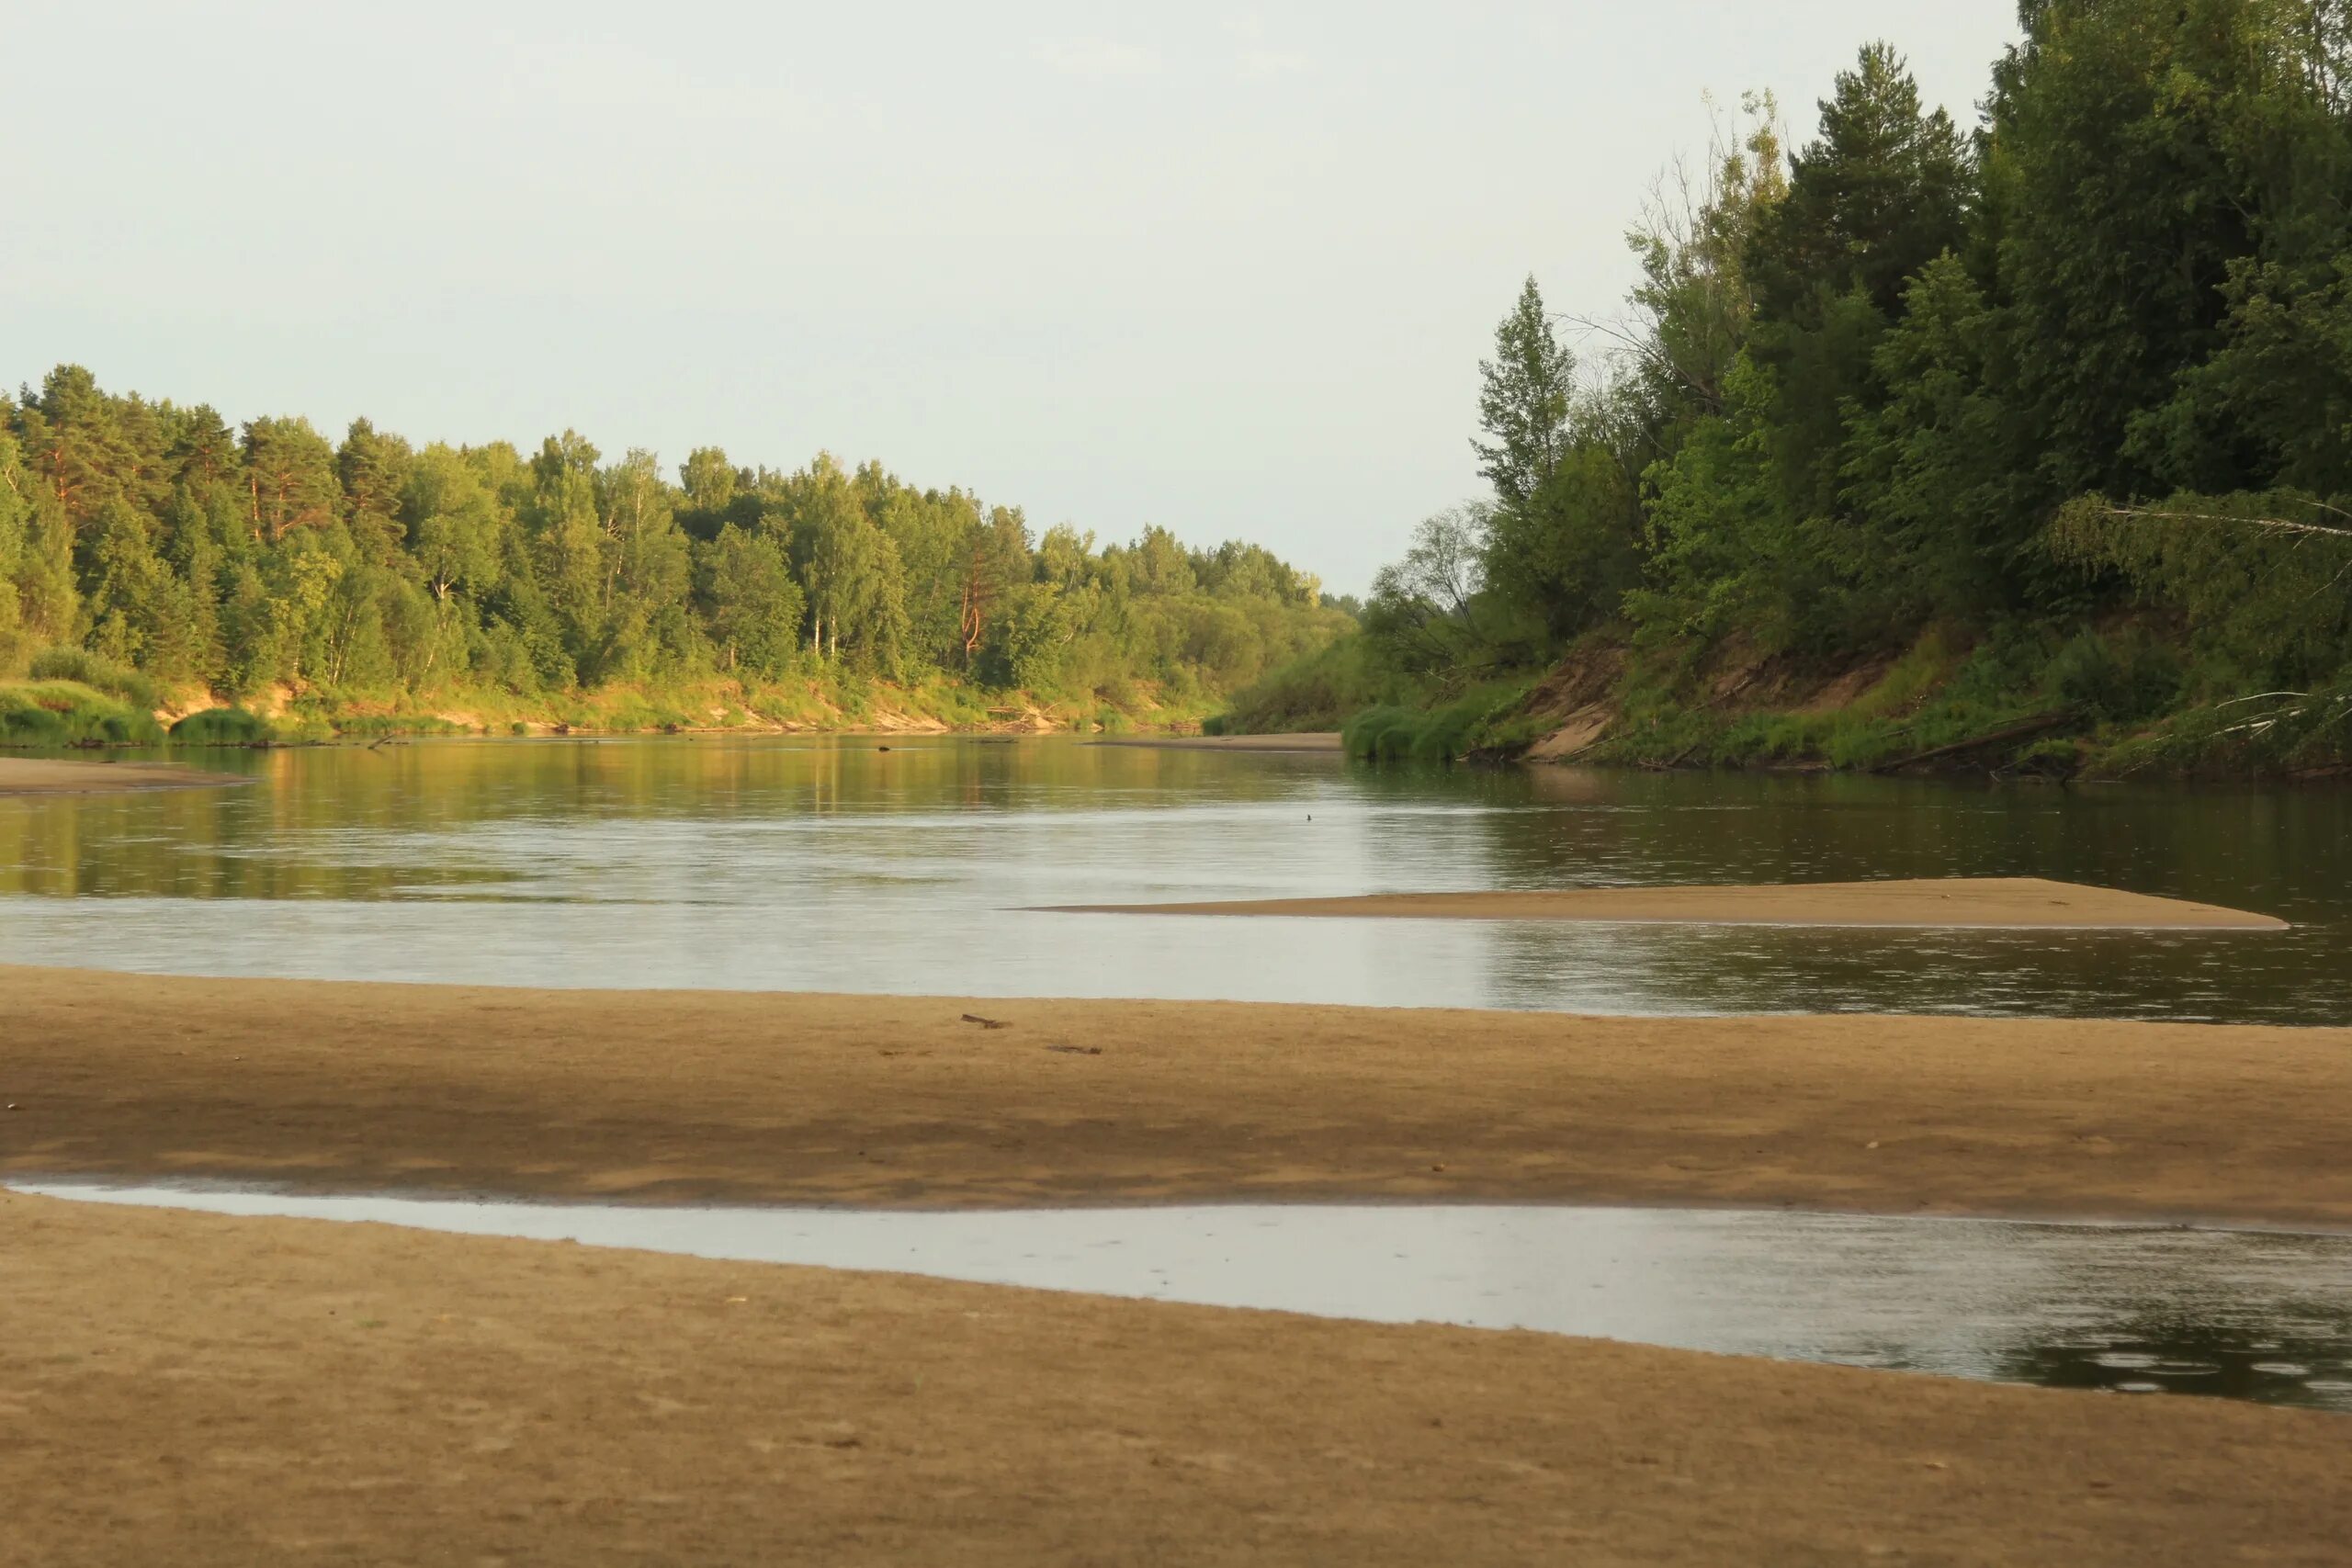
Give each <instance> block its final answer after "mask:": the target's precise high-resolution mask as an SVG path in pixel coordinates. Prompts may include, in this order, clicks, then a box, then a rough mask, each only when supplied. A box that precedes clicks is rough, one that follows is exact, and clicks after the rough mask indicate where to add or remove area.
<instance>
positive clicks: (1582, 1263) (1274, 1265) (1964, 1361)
mask: <svg viewBox="0 0 2352 1568" xmlns="http://www.w3.org/2000/svg"><path fill="white" fill-rule="evenodd" d="M9 1185H11V1186H13V1187H16V1188H17V1190H22V1191H26V1192H33V1193H40V1194H45V1195H49V1196H53V1197H62V1198H77V1199H92V1200H98V1201H107V1202H116V1203H144V1204H160V1205H165V1206H171V1207H178V1208H190V1209H202V1210H208V1211H211V1212H215V1213H232V1214H280V1215H292V1216H298V1217H308V1218H322V1219H343V1220H376V1221H383V1222H388V1223H390V1224H404V1225H414V1226H419V1227H422V1228H425V1229H430V1230H439V1231H454V1232H461V1233H466V1234H470V1235H507V1236H522V1237H528V1238H533V1239H538V1240H574V1241H581V1242H586V1243H590V1244H594V1245H597V1246H605V1247H641V1248H646V1249H650V1250H652V1251H658V1252H676V1253H685V1254H690V1255H693V1256H695V1257H702V1258H734V1259H740V1260H744V1261H752V1262H762V1263H802V1264H817V1265H822V1266H825V1267H829V1268H838V1269H888V1270H894V1271H899V1272H904V1273H913V1274H928V1275H934V1276H939V1277H943V1278H947V1279H955V1280H978V1281H982V1282H987V1283H996V1284H1012V1285H1029V1286H1035V1287H1040V1288H1044V1289H1048V1290H1063V1291H1090V1292H1100V1293H1103V1294H1109V1295H1118V1296H1140V1297H1149V1298H1153V1299H1158V1300H1166V1301H1179V1302H1193V1303H1204V1304H1208V1305H1216V1306H1236V1307H1265V1308H1275V1309H1279V1310H1283V1311H1289V1312H1300V1313H1309V1314H1316V1315H1319V1316H1326V1317H1351V1318H1368V1319H1373V1320H1376V1321H1380V1322H1437V1323H1450V1324H1461V1325H1469V1326H1473V1327H1480V1328H1532V1329H1539V1330H1543V1331H1545V1332H1550V1333H1556V1334H1577V1335H1589V1336H1597V1337H1605V1338H1612V1339H1623V1340H1630V1341H1634V1342H1637V1343H1641V1344H1648V1345H1664V1346H1672V1347H1677V1348H1684V1349H1692V1350H1714V1351H1724V1352H1730V1353H1736V1354H1742V1355H1759V1356H1772V1357H1779V1358H1783V1359H1795V1360H1807V1361H1832V1362H1838V1363H1842V1364H1846V1365H1849V1366H1861V1367H1880V1368H1893V1369H1904V1370H1909V1371H1925V1372H1938V1373H1943V1374H1947V1375H1951V1376H1957V1377H1966V1378H1977V1379H1985V1380H1990V1381H1993V1382H2022V1383H2035V1384H2041V1385H2043V1386H2049V1387H2063V1388H2103V1389H2111V1390H2117V1391H2120V1392H2124V1393H2195V1394H2208V1395H2219V1396H2222V1397H2228V1398H2238V1399H2251V1400H2256V1401H2261V1402H2264V1403H2267V1404H2298V1405H2308V1406H2315V1407H2319V1408H2323V1409H2332V1410H2342V1411H2347V1412H2352V1235H2304V1234H2297V1233H2288V1232H2267V1231H2222V1230H2199V1229H2185V1228H2180V1227H2157V1226H2145V1225H2109V1224H2039V1223H2025V1222H2018V1221H2007V1220H1966V1219H1946V1218H1928V1217H1883V1216H1871V1215H1849V1214H1810V1213H1780V1212H1756V1211H1742V1210H1701V1209H1625V1208H1582V1207H1555V1206H1537V1205H1473V1204H1460V1205H1454V1204H1354V1205H1321V1204H1312V1205H1310V1204H1247V1203H1236V1204H1206V1205H1171V1206H1168V1207H1148V1208H1122V1209H1038V1210H1011V1211H970V1210H966V1211H954V1212H940V1211H918V1212H908V1211H876V1210H848V1209H783V1208H654V1207H642V1206H628V1205H616V1204H593V1203H570V1202H565V1203H551V1202H515V1201H479V1200H468V1199H458V1198H405V1197H381V1196H364V1197H321V1196H313V1195H296V1194H289V1193H285V1192H279V1191H272V1190H257V1189H252V1188H230V1187H207V1186H172V1187H104V1186H98V1185H95V1184H91V1183H87V1182H35V1181H12V1182H10V1183H9Z"/></svg>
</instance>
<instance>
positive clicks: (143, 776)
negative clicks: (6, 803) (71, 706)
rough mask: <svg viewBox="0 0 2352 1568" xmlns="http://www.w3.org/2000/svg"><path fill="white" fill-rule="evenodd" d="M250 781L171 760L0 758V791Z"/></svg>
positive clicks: (76, 791)
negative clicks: (123, 760) (107, 760)
mask: <svg viewBox="0 0 2352 1568" xmlns="http://www.w3.org/2000/svg"><path fill="white" fill-rule="evenodd" d="M253 782H254V781H253V780H252V779H250V778H248V777H246V776H245V775H244V774H242V773H208V772H206V771H204V770H202V769H198V768H190V767H185V766H183V765H181V764H179V763H177V762H102V761H82V760H79V759H74V758H62V757H0V796H5V795H109V794H113V793H115V792H116V791H119V790H147V789H200V788H206V787H209V786H217V785H221V784H251V783H253Z"/></svg>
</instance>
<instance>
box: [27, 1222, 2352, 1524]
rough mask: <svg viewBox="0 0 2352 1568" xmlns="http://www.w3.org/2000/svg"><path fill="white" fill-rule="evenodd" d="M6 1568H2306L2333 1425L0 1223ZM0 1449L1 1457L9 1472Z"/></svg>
mask: <svg viewBox="0 0 2352 1568" xmlns="http://www.w3.org/2000/svg"><path fill="white" fill-rule="evenodd" d="M0 1255H5V1256H6V1258H8V1260H9V1261H8V1288H7V1290H6V1291H5V1292H0V1391H5V1393H0V1485H4V1486H5V1489H6V1495H7V1496H8V1499H9V1502H8V1510H7V1522H6V1529H5V1530H0V1562H7V1563H25V1564H28V1565H29V1564H32V1563H40V1564H42V1565H43V1568H81V1565H92V1568H96V1565H100V1564H104V1565H107V1568H112V1565H114V1564H119V1563H124V1562H140V1563H144V1564H153V1565H155V1568H215V1565H219V1568H228V1565H231V1564H237V1565H242V1564H244V1563H248V1562H260V1561H284V1560H288V1559H292V1558H297V1557H301V1558H316V1559H320V1560H327V1559H332V1560H334V1561H354V1562H428V1561H429V1562H442V1561H449V1562H458V1561H463V1562H566V1563H581V1564H597V1563H605V1562H615V1563H618V1562H643V1561H647V1560H649V1559H654V1558H658V1559H661V1560H663V1561H681V1560H684V1561H694V1562H753V1561H756V1562H785V1563H801V1562H807V1563H827V1564H832V1563H863V1562H876V1563H881V1562H889V1563H898V1562H944V1561H950V1560H952V1561H955V1562H965V1563H977V1564H996V1563H1003V1564H1016V1563H1017V1564H1028V1563H1035V1562H1072V1563H1075V1562H1086V1563H1091V1564H1114V1565H1115V1564H1130V1563H1133V1564H1141V1563H1148V1562H1230V1563H1237V1564H1238V1563H1242V1562H1349V1563H1363V1564H1368V1565H1369V1564H1392V1563H1393V1564H1400V1565H1401V1564H1419V1563H1425V1562H1461V1563H1497V1564H1500V1563H1520V1562H1531V1561H1557V1562H1571V1561H1573V1562H1596V1563H1598V1562H1626V1563H1631V1562H1641V1563H1645V1564H1654V1565H1659V1568H1684V1565H1688V1568H1697V1565H1702V1564H1705V1565H1713V1564H1720V1563H1725V1562H1741V1563H1754V1564H1758V1565H1759V1568H1772V1565H1780V1564H1788V1565H1794V1564H1800V1563H1815V1562H1825V1561H1835V1562H1863V1561H1886V1562H1910V1563H1944V1564H1962V1563H1980V1562H2068V1563H2080V1564H2115V1565H2117V1568H2137V1565H2140V1564H2146V1563H2152V1562H2165V1563H2173V1562H2177V1563H2184V1564H2186V1563H2205V1562H2225V1561H2234V1560H2237V1559H2240V1558H2245V1557H2248V1556H2259V1557H2260V1558H2261V1559H2262V1560H2263V1561H2266V1562H2285V1563H2312V1564H2316V1563H2321V1562H2335V1561H2340V1555H2341V1548H2342V1543H2343V1542H2344V1540H2346V1539H2347V1537H2352V1491H2347V1489H2346V1487H2345V1486H2344V1485H2343V1484H2342V1477H2341V1475H2340V1474H2339V1473H2338V1471H2339V1468H2340V1466H2339V1462H2338V1461H2339V1456H2340V1452H2341V1448H2342V1444H2341V1440H2340V1436H2339V1433H2340V1429H2341V1427H2342V1426H2343V1418H2342V1417H2340V1416H2327V1415H2324V1414H2318V1413H2310V1412H2300V1411H2290V1410H2279V1409H2267V1408H2257V1407H2253V1406H2245V1405H2239V1404H2233V1403H2229V1402H2224V1401H2216V1400H2202V1399H2189V1398H2178V1397H2174V1398H2146V1399H2132V1398H2127V1397H2121V1396H2114V1395H2099V1394H2093V1393H2048V1392H2043V1391H2039V1390H2030V1389H2018V1388H2004V1387H1995V1386H1988V1385H1985V1384H1977V1383H1970V1382H1958V1381H1951V1380H1945V1379H1939V1378H1930V1377H1923V1376H1916V1375H1906V1374H1897V1373H1888V1372H1875V1371H1854V1370H1850V1369H1845V1368H1837V1367H1821V1366H1806V1365H1796V1364H1790V1363H1782V1362H1775V1361H1767V1360H1761V1359H1746V1358H1731V1357H1717V1356H1707V1355H1700V1354H1696V1353H1692V1352H1687V1351H1674V1350H1659V1349H1652V1348H1643V1347H1637V1346H1628V1345H1619V1344H1613V1343H1611V1342H1607V1341H1600V1340H1578V1339H1569V1338H1563V1337H1554V1336H1545V1335H1537V1334H1523V1333H1521V1334H1502V1333H1486V1332H1478V1331H1475V1330H1467V1329H1454V1328H1446V1327H1440V1326H1434V1325H1412V1326H1387V1325H1375V1324H1367V1323H1350V1322H1339V1321H1329V1320H1320V1319H1313V1318H1304V1317H1295V1316H1290V1315H1287V1314H1273V1313H1256V1312H1240V1311H1230V1310H1221V1309H1216V1308H1204V1307H1189V1306H1178V1305H1171V1304H1167V1303H1150V1302H1138V1301H1123V1300H1114V1299H1110V1298H1104V1297H1096V1296H1083V1295H1062V1294H1053V1293H1047V1292H1032V1291H1022V1290H1015V1289H1011V1288H1006V1287H996V1286H980V1285H963V1284H956V1283H951V1282H948V1281H944V1280H921V1279H915V1278H910V1277H907V1276H901V1275H888V1274H858V1273H841V1272H835V1271H831V1270H825V1269H799V1268H787V1267H780V1266H775V1265H752V1264H734V1263H721V1262H709V1261H703V1260H698V1259H693V1258H670V1257H660V1256H656V1255H652V1254H647V1253H633V1252H615V1251H606V1250H603V1249H598V1248H592V1247H573V1246H564V1245H559V1244H548V1243H534V1242H520V1241H508V1240H502V1239H491V1238H482V1237H467V1236H451V1235H433V1234H429V1233H425V1232H420V1231H406V1230H401V1229H396V1228H393V1227H390V1226H382V1225H353V1224H334V1223H332V1222H323V1221H302V1220H276V1219H270V1220H254V1219H227V1218H221V1217H218V1216H212V1215H202V1214H189V1213H164V1212H161V1211H153V1210H139V1209H123V1208H114V1207H110V1206H103V1205H96V1204H81V1203H69V1202H63V1201H56V1200H51V1199H37V1198H28V1197H23V1196H18V1195H14V1194H6V1193H0ZM11 1431H13V1432H17V1433H21V1434H24V1435H25V1436H26V1438H28V1439H29V1440H19V1441H14V1442H10V1441H6V1440H5V1434H6V1433H8V1432H11Z"/></svg>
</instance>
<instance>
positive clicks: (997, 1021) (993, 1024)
mask: <svg viewBox="0 0 2352 1568" xmlns="http://www.w3.org/2000/svg"><path fill="white" fill-rule="evenodd" d="M964 1021H965V1022H966V1023H977V1024H978V1025H979V1026H980V1027H981V1028H982V1029H1011V1028H1012V1025H1011V1024H1009V1023H1007V1022H1005V1021H1004V1020H1002V1019H1001V1018H982V1017H981V1016H980V1015H979V1014H978V1013H976V1012H967V1013H966V1014H965V1015H964Z"/></svg>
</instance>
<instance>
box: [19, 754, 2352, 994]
mask: <svg viewBox="0 0 2352 1568" xmlns="http://www.w3.org/2000/svg"><path fill="white" fill-rule="evenodd" d="M886 748H887V749H886ZM198 756H199V757H200V759H201V761H202V762H203V764H204V765H208V766H216V767H224V768H243V769H245V770H248V771H251V772H253V773H256V774H257V775H258V782H257V783H256V784H255V785H254V786H253V787H250V788H243V789H232V790H189V791H172V792H165V793H156V794H144V795H90V796H69V797H51V798H39V797H20V798H16V799H6V798H0V961H6V962H11V963H19V964H84V965H90V966H95V967H102V968H109V967H110V968H122V969H136V970H148V971H159V972H173V973H191V974H208V975H229V976H313V977H322V978H362V979H395V980H447V981H470V982H483V983H502V984H514V985H544V986H572V987H594V986H643V987H728V988H739V989H826V990H841V991H869V992H871V991H897V992H909V991H924V992H945V993H953V994H967V995H983V996H989V995H1002V996H1035V995H1058V996H1136V997H1165V998H1193V997H1220V998H1234V999H1242V1000H1269V1001H1329V1002H1362V1003H1373V1004H1385V1005H1465V1006H1476V1007H1507V1008H1538V1009H1561V1010H1580V1011H1595V1012H1748V1011H1833V1010H1903V1011H1953V1012H1976V1013H2036V1014H2074V1015H2102V1016H2118V1017H2122V1016H2131V1017H2147V1018H2172V1019H2197V1020H2223V1021H2276V1022H2283V1023H2344V1022H2352V792H2344V791H2341V790H2336V791H2328V790H2321V789H2312V790H2282V789H2266V790H2252V789H2245V790H2232V789H2220V788H2192V787H2188V786H2184V785H2173V784H2151V785H2109V786H2094V787H2081V788H2066V789H2062V788H2055V787H2050V786H2039V785H2017V784H2007V785H1996V784H1985V783H1983V782H1948V781H1913V780H1900V781H1898V780H1887V779H1871V778H1850V777H1818V776H1756V775H1730V774H1726V775H1708V774H1651V773H1599V772H1586V771H1580V770H1570V769H1531V770H1524V771H1510V772H1502V773H1492V772H1481V771H1473V770H1463V769H1456V770H1452V771H1444V770H1433V769H1432V770H1420V769H1372V768H1367V767H1363V766H1361V765H1355V764H1350V763H1348V762H1346V761H1343V760H1341V759H1340V758H1339V757H1337V756H1335V755H1314V754H1261V753H1236V752H1218V751H1205V750H1148V749H1142V748H1134V747H1118V746H1101V745H1089V744H1084V743H1081V742H1079V741H1076V740H1072V739H1024V740H1020V741H1007V740H1002V739H981V738H936V739H933V738H914V739H888V740H876V739H871V738H865V739H856V738H820V739H797V738H758V739H709V738H691V739H548V740H495V741H434V742H422V743H416V744H404V745H392V746H385V747H382V748H379V749H377V750H368V749H367V748H363V747H356V746H351V747H333V748H322V749H304V750H284V751H275V752H267V753H239V752H212V753H199V754H198ZM2020 874H2029V875H2041V876H2052V877H2059V878H2064V879H2069V880H2075V881H2083V882H2093V883H2103V884H2108V885H2110V886H2121V887H2129V888H2132V889H2135V890H2138V891H2142V892H2147V893H2156V894H2167V895H2173V896H2177V897H2188V898H2196V899H2202V900H2205V901H2208V902H2212V903H2218V904H2226V905H2232V906H2235V907H2240V908H2250V909H2258V910H2262V911H2265V912H2267V913H2271V914H2276V915H2279V916H2282V917H2284V918H2286V919H2289V920H2291V921H2294V922H2296V929H2295V930H2293V931H2288V932H2285V933H2245V932H2222V933H2171V934H2161V935H2158V934H2149V933H2142V932H2048V931H2041V932H1985V931H1975V932H1962V931H1817V930H1816V931H1804V930H1783V929H1773V928H1765V927H1715V928H1708V927H1668V926H1630V925H1628V926H1606V925H1569V924H1556V923H1552V924H1547V923H1541V922H1482V921H1439V920H1362V921H1357V920H1344V919H1322V920H1309V919H1272V920H1270V919H1204V918H1181V917H1164V918H1163V917H1133V916H1089V915H1074V914H1051V913H1043V912H1036V911H1033V910H1030V909H1027V908H1024V907H1025V906H1031V905H1040V904H1070V903H1121V902H1127V903H1133V902H1146V901H1150V900H1154V899H1170V900H1173V899H1204V898H1221V897H1234V898H1255V897H1285V896H1308V895H1340V894H1356V893H1374V892H1388V891H1408V890H1415V889H1475V888H1488V887H1494V888H1542V887H1570V886H1600V885H1609V884H1620V883H1703V882H1776V881H1799V880H1844V879H1855V878H1865V877H1875V876H1948V875H2020Z"/></svg>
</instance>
